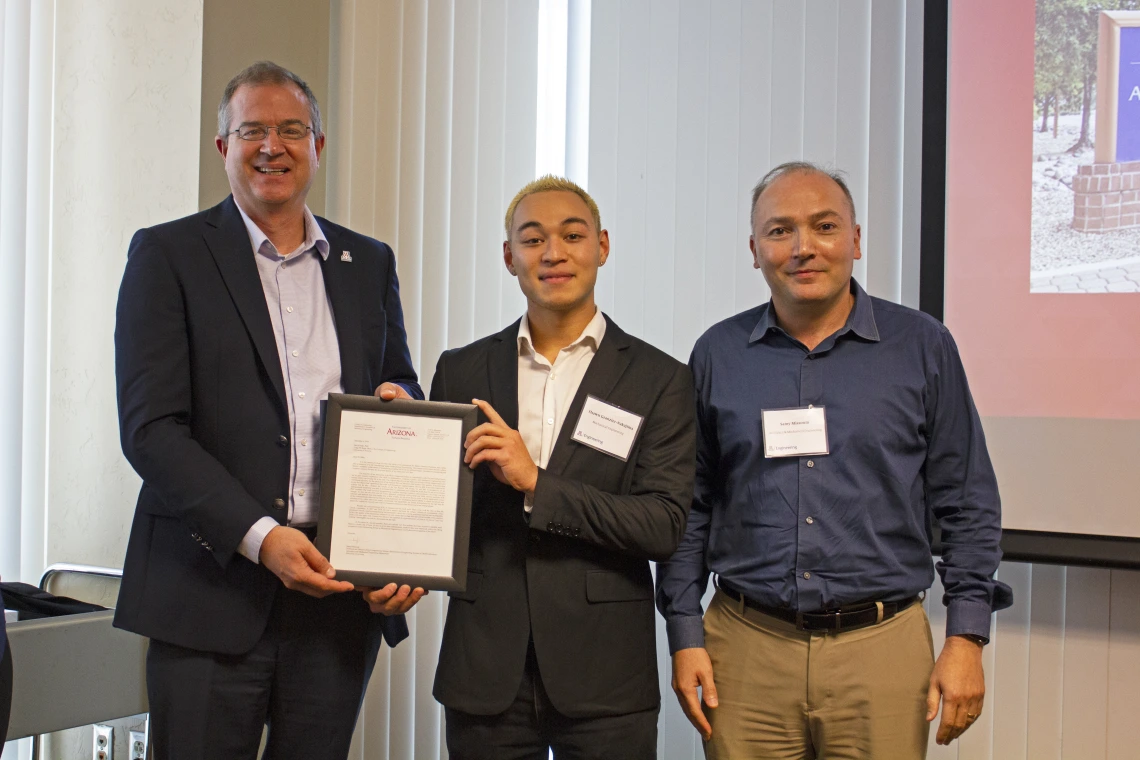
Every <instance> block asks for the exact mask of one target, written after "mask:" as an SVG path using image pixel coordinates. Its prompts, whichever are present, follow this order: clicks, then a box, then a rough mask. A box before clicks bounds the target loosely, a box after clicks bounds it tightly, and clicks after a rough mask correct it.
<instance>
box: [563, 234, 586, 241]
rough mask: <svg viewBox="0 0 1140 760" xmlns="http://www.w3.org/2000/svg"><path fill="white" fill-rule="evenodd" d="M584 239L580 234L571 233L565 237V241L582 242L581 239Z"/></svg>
mask: <svg viewBox="0 0 1140 760" xmlns="http://www.w3.org/2000/svg"><path fill="white" fill-rule="evenodd" d="M585 237H586V236H585V235H583V234H582V233H581V232H571V233H568V234H567V235H566V239H567V240H583V239H585Z"/></svg>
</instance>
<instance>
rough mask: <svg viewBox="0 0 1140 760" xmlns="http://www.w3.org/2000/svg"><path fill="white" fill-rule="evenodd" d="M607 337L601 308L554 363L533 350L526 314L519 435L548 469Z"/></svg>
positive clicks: (528, 503) (527, 501) (520, 341)
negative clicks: (584, 380)
mask: <svg viewBox="0 0 1140 760" xmlns="http://www.w3.org/2000/svg"><path fill="white" fill-rule="evenodd" d="M605 335H606V318H605V317H603V316H602V312H601V310H600V309H599V310H597V311H595V312H594V318H593V319H591V320H590V323H589V324H588V325H586V329H584V330H583V331H582V334H581V335H579V336H578V338H577V339H576V340H575V341H574V342H573V343H571V344H570V345H568V346H566V347H565V348H563V349H562V350H561V351H559V352H558V356H556V357H554V364H551V363H550V362H549V361H547V359H546V357H545V356H543V355H542V354H540V353H538V352H537V351H535V350H534V341H533V340H532V339H531V335H530V322H529V321H528V320H527V318H526V315H525V314H524V315H523V318H522V321H521V322H520V323H519V336H518V349H519V435H521V436H522V439H523V443H525V444H526V450H527V451H528V452H529V453H530V458H531V459H533V460H534V463H535V464H536V465H538V466H539V467H542V468H544V469H545V468H546V464H547V462H549V461H550V452H551V450H553V449H554V442H555V441H557V440H558V432H559V431H560V430H561V429H562V423H563V422H565V421H566V412H567V410H568V409H569V408H570V404H571V402H572V401H573V400H574V394H576V393H577V392H578V386H579V385H581V384H582V378H583V377H585V375H586V370H587V369H589V367H590V362H591V361H593V359H594V354H596V353H597V352H598V346H600V345H601V344H602V338H604V337H605ZM523 508H524V509H525V510H526V511H527V512H530V511H531V510H532V509H533V508H534V501H533V497H532V496H527V497H526V499H525V500H524V502H523Z"/></svg>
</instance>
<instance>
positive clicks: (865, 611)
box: [717, 583, 919, 633]
mask: <svg viewBox="0 0 1140 760" xmlns="http://www.w3.org/2000/svg"><path fill="white" fill-rule="evenodd" d="M717 588H719V589H720V590H721V591H723V592H724V594H725V596H727V597H728V598H729V599H732V600H733V601H736V602H739V601H740V600H741V599H742V598H743V599H744V606H745V607H748V608H750V609H753V610H756V611H757V612H759V613H762V614H764V615H768V616H769V617H774V618H776V619H777V620H783V621H784V622H786V623H791V624H793V625H794V626H795V627H796V629H797V630H800V631H833V632H835V633H838V632H840V631H853V630H855V629H856V628H866V627H867V626H869V625H875V624H876V623H881V622H883V621H884V620H889V619H890V618H892V617H894V616H895V615H897V614H899V613H900V612H902V611H903V610H905V609H906V608H907V607H909V606H911V605H912V604H914V603H915V602H917V601H918V600H919V597H917V596H912V597H911V598H909V599H903V600H902V601H898V602H881V603H879V602H860V603H858V604H849V605H845V606H843V607H839V608H838V609H834V610H823V611H820V612H797V611H795V610H789V609H787V608H785V607H769V606H768V605H766V604H760V602H757V601H755V600H753V599H749V598H748V597H746V596H743V595H742V594H741V593H740V592H739V591H736V590H735V589H732V588H729V587H728V586H726V585H724V584H723V583H718V584H717ZM880 604H881V606H882V612H881V613H880V611H879V607H880Z"/></svg>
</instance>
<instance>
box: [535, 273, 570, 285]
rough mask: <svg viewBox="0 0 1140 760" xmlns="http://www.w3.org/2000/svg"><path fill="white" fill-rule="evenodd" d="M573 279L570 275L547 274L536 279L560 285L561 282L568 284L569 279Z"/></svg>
mask: <svg viewBox="0 0 1140 760" xmlns="http://www.w3.org/2000/svg"><path fill="white" fill-rule="evenodd" d="M573 277H574V275H572V274H548V275H544V276H542V277H539V278H538V279H540V280H541V281H543V282H553V283H556V284H557V283H562V282H569V281H570V280H571V278H573Z"/></svg>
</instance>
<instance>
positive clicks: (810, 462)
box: [301, 393, 815, 467]
mask: <svg viewBox="0 0 1140 760" xmlns="http://www.w3.org/2000/svg"><path fill="white" fill-rule="evenodd" d="M301 395H302V396H304V395H305V394H304V393H302V394H301ZM807 466H808V467H815V462H814V461H812V460H811V459H809V460H808V461H807Z"/></svg>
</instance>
